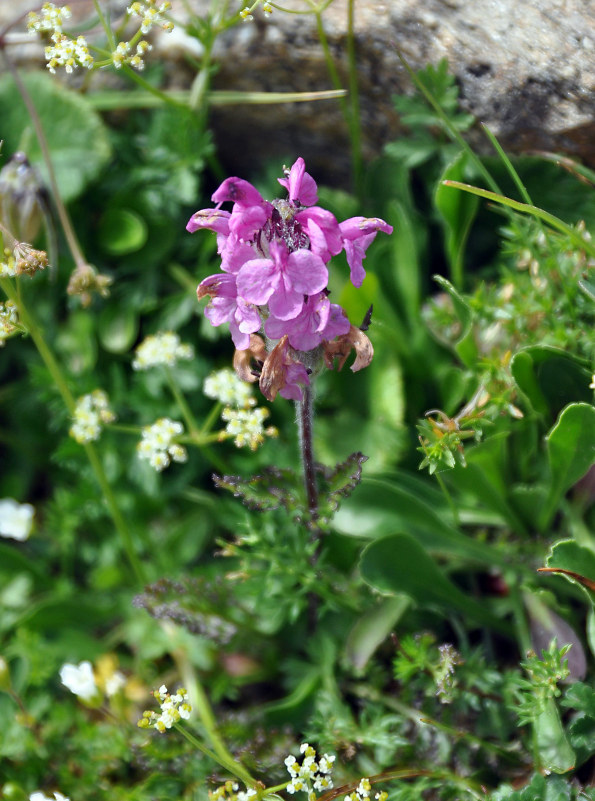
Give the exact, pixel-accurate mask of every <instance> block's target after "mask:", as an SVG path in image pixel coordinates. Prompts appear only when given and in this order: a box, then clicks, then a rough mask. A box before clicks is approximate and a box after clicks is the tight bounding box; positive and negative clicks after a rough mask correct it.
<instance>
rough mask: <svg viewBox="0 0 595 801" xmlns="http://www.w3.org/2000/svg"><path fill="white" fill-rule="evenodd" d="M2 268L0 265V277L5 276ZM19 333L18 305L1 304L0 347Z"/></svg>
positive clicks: (11, 303)
mask: <svg viewBox="0 0 595 801" xmlns="http://www.w3.org/2000/svg"><path fill="white" fill-rule="evenodd" d="M1 268H2V265H1V264H0V277H2V275H4V273H3V272H2V269H1ZM21 330H22V329H21ZM17 331H19V316H18V312H17V307H16V304H14V303H13V302H12V300H7V301H6V303H0V347H2V346H3V345H4V341H5V340H6V339H8V338H9V337H11V336H12V335H13V334H16V333H17Z"/></svg>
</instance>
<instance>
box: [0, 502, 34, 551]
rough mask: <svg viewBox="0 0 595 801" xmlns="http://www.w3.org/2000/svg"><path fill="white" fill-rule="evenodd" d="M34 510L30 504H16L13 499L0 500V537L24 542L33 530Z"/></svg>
mask: <svg viewBox="0 0 595 801" xmlns="http://www.w3.org/2000/svg"><path fill="white" fill-rule="evenodd" d="M34 514H35V509H34V508H33V507H32V506H31V504H30V503H17V502H16V501H15V500H14V499H13V498H2V499H1V500H0V537H8V538H10V539H13V540H20V541H21V542H22V541H23V540H26V539H27V538H28V537H29V534H31V529H32V528H33V515H34Z"/></svg>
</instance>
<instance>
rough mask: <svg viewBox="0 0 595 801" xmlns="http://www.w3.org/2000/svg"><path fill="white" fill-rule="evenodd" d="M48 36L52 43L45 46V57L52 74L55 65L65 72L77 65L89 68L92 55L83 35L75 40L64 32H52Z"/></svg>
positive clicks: (53, 73) (91, 62)
mask: <svg viewBox="0 0 595 801" xmlns="http://www.w3.org/2000/svg"><path fill="white" fill-rule="evenodd" d="M50 38H51V40H52V42H53V45H48V47H46V49H45V58H46V61H47V68H48V70H49V71H50V72H51V73H52V75H55V74H56V67H64V69H65V70H66V72H73V71H74V70H75V69H76V68H77V67H86V68H87V69H91V67H92V66H93V56H92V55H91V53H90V52H89V45H88V44H87V40H86V39H85V37H84V36H77V38H76V40H75V39H70V37H68V36H66V34H64V33H53V34H52V35H51V37H50Z"/></svg>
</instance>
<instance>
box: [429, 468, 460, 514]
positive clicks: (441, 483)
mask: <svg viewBox="0 0 595 801" xmlns="http://www.w3.org/2000/svg"><path fill="white" fill-rule="evenodd" d="M434 475H435V476H436V481H437V482H438V485H439V487H440V489H441V490H442V494H443V495H444V497H445V498H446V501H447V503H448V505H449V507H450V511H451V512H452V517H453V520H454V523H455V525H456V526H457V528H459V527H460V525H461V521H460V518H459V510H458V509H457V507H456V504H455V502H454V501H453V498H452V495H451V494H450V492H449V491H448V487H447V486H446V484H445V483H444V479H443V478H442V476H441V475H440V474H439V473H438V472H437V471H436V472H435V473H434Z"/></svg>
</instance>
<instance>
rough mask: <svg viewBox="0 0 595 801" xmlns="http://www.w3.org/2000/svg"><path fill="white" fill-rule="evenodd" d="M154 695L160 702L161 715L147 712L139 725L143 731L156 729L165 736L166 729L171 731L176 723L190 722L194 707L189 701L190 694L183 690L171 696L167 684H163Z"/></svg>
mask: <svg viewBox="0 0 595 801" xmlns="http://www.w3.org/2000/svg"><path fill="white" fill-rule="evenodd" d="M153 695H154V696H155V698H156V699H157V700H158V701H159V706H160V707H161V714H160V715H158V714H157V712H151V711H149V710H145V711H144V712H143V716H142V718H141V719H140V720H139V721H138V724H137V725H138V726H140V728H141V729H149V728H154V729H157V731H159V732H161V734H163V732H164V731H165V730H166V729H171V727H172V726H173V725H174V723H178V722H179V721H180V720H182V719H183V720H188V718H189V717H190V713H191V712H192V707H191V706H190V704H189V703H188V701H187V698H188V693H187V691H186V690H184V689H183V688H180V689H179V690H178V692H177V693H174V694H173V695H171V694H170V693H168V691H167V687H166V686H165V684H162V685H161V687H160V688H159V689H158V690H155V691H154V692H153Z"/></svg>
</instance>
